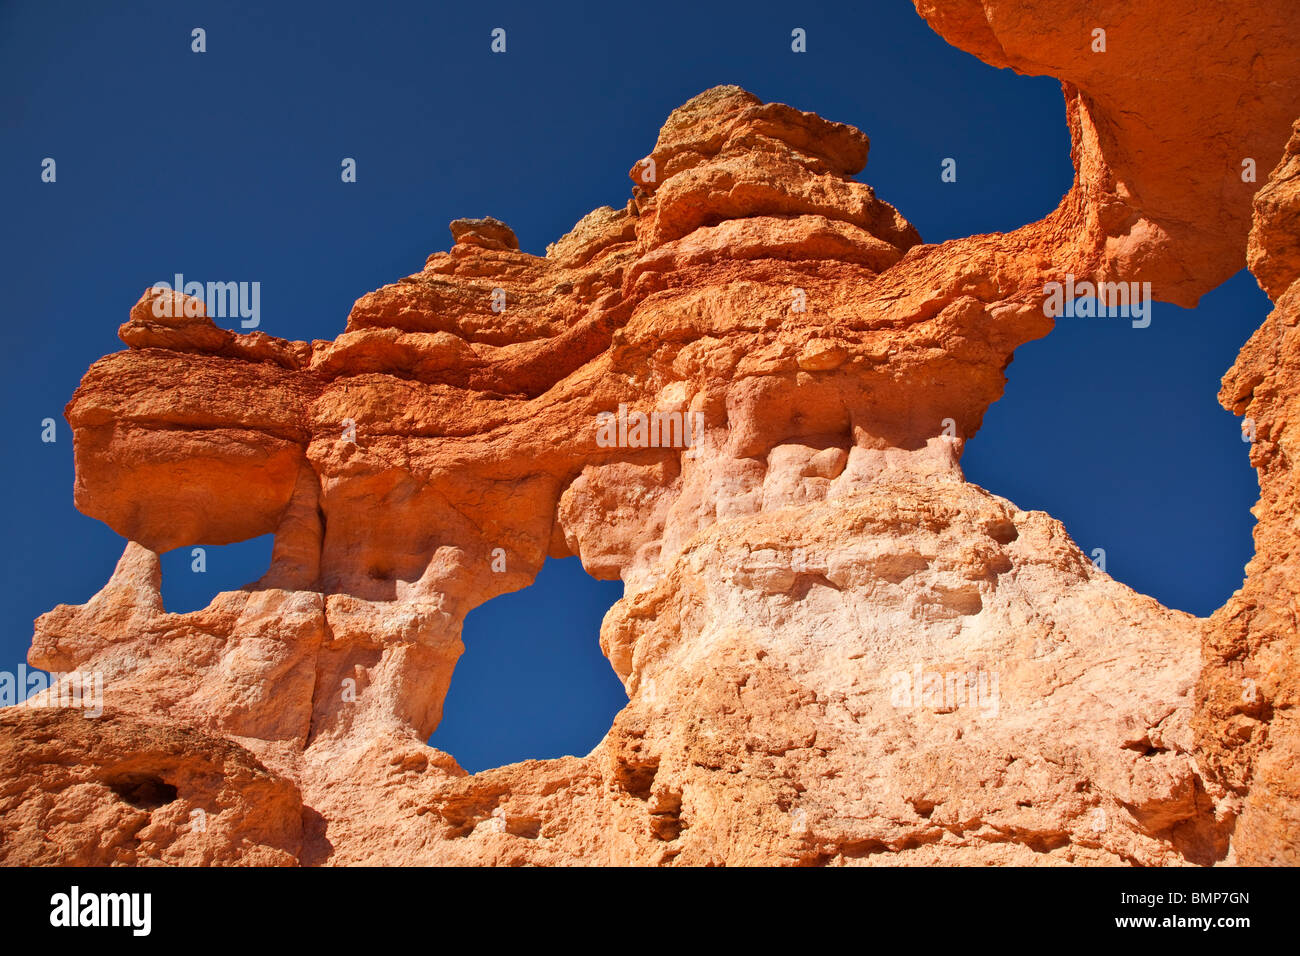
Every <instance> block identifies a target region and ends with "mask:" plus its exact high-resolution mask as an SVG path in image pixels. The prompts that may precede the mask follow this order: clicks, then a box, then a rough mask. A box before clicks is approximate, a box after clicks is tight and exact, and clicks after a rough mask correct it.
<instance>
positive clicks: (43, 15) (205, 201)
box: [0, 0, 1268, 770]
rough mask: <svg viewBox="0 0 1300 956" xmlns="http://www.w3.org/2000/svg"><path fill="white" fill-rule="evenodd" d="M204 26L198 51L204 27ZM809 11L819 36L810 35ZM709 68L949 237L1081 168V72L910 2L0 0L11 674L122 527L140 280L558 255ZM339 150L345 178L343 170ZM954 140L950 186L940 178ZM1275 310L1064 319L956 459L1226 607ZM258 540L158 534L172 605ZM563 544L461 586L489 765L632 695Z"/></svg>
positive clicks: (379, 272) (604, 719)
mask: <svg viewBox="0 0 1300 956" xmlns="http://www.w3.org/2000/svg"><path fill="white" fill-rule="evenodd" d="M119 7H123V8H125V9H119ZM266 7H271V9H267V8H266ZM194 27H202V28H204V29H205V30H206V33H207V52H206V53H203V54H195V53H193V52H191V49H190V46H191V30H192V29H193V28H194ZM495 27H503V28H505V29H506V36H507V49H506V53H504V54H493V53H492V52H491V51H490V49H489V44H490V39H491V38H490V34H491V31H492V29H493V28H495ZM795 27H802V28H803V29H805V30H806V31H807V37H808V52H807V53H804V54H795V53H792V52H791V50H790V32H791V30H792V29H793V28H795ZM719 83H737V84H739V85H741V86H744V87H746V88H747V89H750V90H752V91H753V92H754V93H756V94H758V95H759V96H761V97H763V98H764V99H767V100H777V101H781V102H786V103H790V104H791V105H794V106H797V107H799V108H801V109H808V110H813V111H816V112H818V113H820V114H821V115H823V116H826V117H827V118H830V119H833V120H839V121H843V122H848V123H852V124H854V125H856V126H859V127H860V128H862V129H863V130H865V131H866V132H867V134H868V135H869V136H870V137H871V139H872V148H871V158H870V162H869V163H868V165H867V168H866V170H865V171H864V173H863V174H862V175H861V176H860V177H859V178H861V179H862V180H863V181H865V182H869V183H871V184H872V185H873V186H874V187H876V189H877V191H878V192H879V194H880V195H881V197H882V198H884V199H886V200H888V201H889V202H891V203H893V204H895V205H896V206H897V207H898V208H899V209H900V210H901V211H902V212H903V214H904V215H905V216H907V217H908V218H909V219H910V220H911V221H912V222H913V223H915V224H916V226H917V228H918V229H919V230H920V232H921V235H922V237H923V238H924V239H925V240H926V241H929V242H935V241H942V240H944V239H949V238H954V237H958V236H962V235H968V234H971V233H976V232H989V231H997V230H1009V229H1013V228H1016V227H1017V226H1020V225H1022V224H1024V223H1026V222H1029V221H1031V220H1033V219H1036V218H1039V217H1041V216H1042V215H1044V214H1045V213H1047V212H1048V211H1050V210H1051V209H1052V208H1053V207H1054V206H1055V205H1056V203H1057V202H1058V201H1059V199H1060V197H1061V195H1062V194H1063V193H1064V192H1065V191H1066V190H1067V189H1068V187H1069V184H1070V179H1071V169H1070V165H1069V151H1068V149H1069V141H1068V135H1067V133H1066V129H1065V121H1064V111H1063V105H1062V100H1061V93H1060V88H1059V85H1058V84H1057V83H1056V82H1055V81H1053V80H1050V79H1047V78H1028V77H1018V76H1016V75H1014V74H1012V73H1010V72H1009V71H999V70H994V69H992V68H991V67H987V66H985V65H984V64H982V63H980V62H979V61H977V60H975V59H974V58H973V57H970V56H968V55H967V54H965V53H962V52H960V51H958V50H955V49H953V48H951V47H949V46H948V45H947V44H945V43H944V42H943V41H942V40H941V39H939V37H938V36H936V35H935V34H934V33H933V32H931V31H930V29H929V28H928V27H927V26H926V25H925V23H924V22H923V21H922V20H921V19H920V18H919V17H917V16H916V14H915V12H914V11H913V9H912V7H911V5H910V3H908V2H907V0H891V2H879V3H861V2H859V3H842V4H826V5H819V6H818V7H817V8H816V9H812V8H811V7H810V6H809V5H807V4H802V3H769V2H761V0H756V2H746V3H713V4H708V5H705V4H700V3H674V2H662V3H657V4H655V5H654V6H653V7H652V8H649V9H647V8H643V7H637V6H635V5H627V4H599V5H598V4H581V5H579V4H568V3H563V2H559V3H548V4H536V3H530V4H523V3H492V4H457V5H444V4H431V3H427V2H426V3H387V4H380V3H371V4H353V3H347V4H344V3H333V2H320V3H314V4H310V5H308V4H292V5H290V4H283V5H281V4H276V5H263V4H257V3H240V2H234V3H222V4H206V3H185V2H160V3H132V4H122V5H118V4H113V5H109V4H85V3H64V2H59V0H48V2H8V3H5V4H3V5H0V124H3V143H4V149H3V150H0V202H2V204H3V209H4V213H5V215H4V220H5V228H4V230H3V238H2V239H0V242H2V243H3V247H2V248H0V253H2V254H0V270H2V272H0V275H2V276H3V283H4V300H3V301H4V302H5V305H6V312H7V318H8V321H7V322H6V324H5V331H6V335H7V338H8V342H7V344H8V348H7V350H6V357H5V359H4V361H5V375H4V376H3V377H0V389H2V390H3V402H4V406H3V407H4V408H5V410H6V414H7V419H8V427H7V428H6V429H5V432H4V436H5V437H4V441H5V444H6V448H5V451H6V453H7V454H6V460H7V461H8V462H9V467H8V468H6V469H4V470H3V479H0V480H3V482H4V492H5V500H7V501H8V502H9V503H10V508H9V516H8V547H7V548H5V549H4V562H5V568H4V571H5V580H6V587H5V589H4V600H3V606H2V613H3V631H0V669H9V670H12V669H13V668H15V667H16V665H17V663H18V662H19V661H21V660H22V659H23V657H24V655H25V652H26V648H27V646H28V645H29V643H30V638H31V622H32V619H33V618H34V617H36V616H37V615H38V614H40V613H42V612H44V611H45V610H47V609H49V608H50V607H52V606H53V605H54V604H56V603H60V602H81V601H84V600H85V599H86V598H88V597H89V596H90V595H91V594H93V593H94V592H95V591H96V590H97V589H98V588H99V587H100V586H101V585H102V584H103V582H104V581H105V580H106V579H107V577H108V575H109V573H110V572H111V570H112V567H113V565H114V563H115V562H116V560H117V557H118V556H119V555H120V553H121V549H122V545H123V542H122V541H121V540H120V539H119V538H118V537H117V536H116V535H115V534H114V533H113V532H112V531H110V530H109V529H108V528H106V527H104V526H103V525H101V524H99V523H98V522H96V521H93V520H91V519H89V518H86V517H84V516H82V515H80V514H79V513H78V512H77V511H76V510H75V509H74V508H73V507H72V480H73V475H72V447H71V441H70V438H71V436H70V434H69V433H68V429H67V426H66V423H63V422H62V417H61V415H62V408H63V406H64V404H65V403H66V402H67V400H68V398H69V397H70V395H71V394H72V391H73V389H74V388H75V387H76V385H77V382H78V381H79V379H80V377H81V375H82V374H83V372H84V371H85V369H86V368H87V366H89V365H90V363H91V362H93V361H94V360H95V359H97V358H99V357H100V356H101V355H104V354H106V353H108V352H111V351H115V350H117V349H119V348H121V347H122V346H121V343H120V342H119V341H118V340H117V338H116V330H117V327H118V325H119V324H120V323H121V322H122V321H124V320H125V319H126V315H127V311H128V309H129V308H130V306H131V304H132V303H134V302H135V300H136V299H137V298H138V296H139V295H140V293H141V291H143V289H144V288H145V287H146V286H148V285H150V284H152V283H153V282H154V281H156V280H159V279H164V278H168V277H170V276H171V275H173V274H174V273H176V272H182V273H186V274H188V275H190V276H193V277H203V278H220V279H223V280H234V281H258V282H260V283H261V288H262V302H261V313H262V328H263V330H264V331H266V332H267V333H269V334H271V335H277V336H282V337H286V338H297V339H312V338H330V337H333V336H334V335H336V334H338V332H340V331H341V330H342V328H343V325H344V322H345V319H346V316H347V313H348V310H349V309H350V308H351V305H352V303H353V301H354V300H355V299H356V298H358V297H359V296H360V295H362V294H364V293H365V292H367V291H369V290H371V289H374V288H377V287H378V286H380V285H382V284H384V283H386V282H391V281H393V280H395V279H397V278H399V277H401V276H404V275H408V274H410V273H413V272H415V271H418V270H419V269H420V268H421V267H422V265H423V263H424V260H425V257H426V256H427V255H428V254H429V253H431V252H434V251H436V250H439V249H445V248H447V247H448V245H449V244H450V235H449V233H448V232H447V223H448V222H449V221H450V220H451V219H454V218H457V217H460V216H482V215H493V216H496V217H498V218H500V219H503V220H505V221H506V222H508V223H509V224H510V225H511V226H512V227H513V228H514V229H515V231H516V233H517V234H518V236H519V239H520V242H521V244H522V246H523V248H524V249H525V250H526V251H530V252H534V253H539V254H540V253H542V252H543V251H544V249H545V246H546V244H547V243H548V242H551V241H553V240H554V239H556V238H557V237H559V236H560V235H562V234H564V233H565V232H566V231H568V229H569V228H571V227H572V225H573V224H574V223H575V222H576V221H577V220H578V219H579V218H580V217H581V216H582V215H583V214H585V213H586V212H587V211H589V210H590V209H592V208H594V207H596V206H599V205H604V204H608V205H613V206H621V205H622V204H623V203H624V202H625V201H626V199H627V197H628V195H629V194H630V193H629V188H630V182H629V180H628V179H627V170H628V169H629V167H630V166H631V165H632V163H633V162H634V161H635V160H636V159H638V158H640V157H641V156H644V155H645V154H646V153H647V152H648V151H649V149H650V147H651V146H652V145H653V143H654V139H655V135H656V133H657V130H658V128H659V126H660V124H661V123H662V122H663V120H664V118H665V117H666V116H667V114H668V112H669V111H670V110H671V109H672V108H673V107H675V106H677V105H679V104H681V103H682V102H684V101H685V100H687V99H688V98H690V97H691V96H693V95H694V94H696V93H698V92H700V91H701V90H703V89H706V88H708V87H710V86H714V85H716V84H719ZM45 157H52V158H54V159H55V160H56V163H57V176H58V178H57V182H55V183H53V184H50V183H42V182H41V179H40V172H41V161H42V159H44V158H45ZM344 157H352V158H354V159H356V161H357V174H358V175H357V182H356V183H355V184H343V183H341V182H340V177H339V170H340V163H341V161H342V159H343V158H344ZM945 157H954V158H956V159H957V161H958V180H957V182H956V183H941V182H940V178H939V170H940V163H941V161H942V160H943V159H944V158H945ZM1267 309H1268V304H1267V300H1266V299H1265V298H1264V296H1263V295H1262V293H1260V292H1259V290H1258V288H1257V287H1256V286H1255V283H1254V281H1253V280H1252V279H1251V278H1250V276H1249V275H1246V274H1241V275H1238V276H1237V277H1236V278H1234V279H1232V280H1231V281H1229V282H1228V283H1226V284H1225V285H1224V286H1222V287H1220V288H1219V289H1218V290H1216V291H1214V292H1213V293H1211V294H1210V295H1208V296H1206V297H1205V299H1204V300H1203V301H1202V303H1201V305H1200V307H1198V308H1197V309H1195V310H1183V309H1178V308H1175V307H1173V306H1157V307H1156V311H1155V314H1154V318H1153V322H1152V325H1151V327H1150V328H1148V329H1143V330H1134V329H1131V328H1129V327H1128V326H1127V324H1126V323H1123V322H1118V321H1114V320H1110V321H1106V320H1084V319H1080V320H1074V321H1073V322H1069V321H1067V320H1063V321H1062V322H1061V323H1060V324H1059V325H1058V328H1057V330H1056V331H1055V332H1053V333H1052V334H1051V335H1050V336H1048V337H1047V339H1045V340H1042V341H1040V342H1036V343H1031V344H1029V345H1027V346H1025V347H1024V348H1022V349H1021V350H1020V351H1019V352H1018V353H1017V355H1016V358H1015V361H1014V363H1013V364H1012V366H1011V368H1010V370H1009V384H1008V388H1007V393H1006V396H1005V398H1004V399H1003V400H1002V401H1001V402H999V403H997V404H995V405H994V406H993V407H992V408H991V409H990V411H989V413H988V415H987V416H986V419H985V427H984V430H983V431H982V432H981V433H980V434H979V435H977V436H976V437H975V438H974V439H973V440H972V441H971V442H970V444H969V445H968V449H967V456H966V461H965V467H966V469H967V474H968V477H970V478H971V480H973V481H976V482H978V483H980V484H982V485H984V486H985V487H987V488H989V489H990V490H992V491H994V492H997V493H998V494H1002V495H1004V496H1006V497H1008V498H1010V499H1011V500H1013V501H1015V502H1016V503H1017V504H1019V505H1020V506H1021V507H1026V508H1040V509H1043V510H1046V511H1049V512H1050V513H1052V514H1053V515H1055V516H1057V517H1059V518H1061V519H1062V520H1063V521H1064V522H1065V523H1066V526H1067V527H1068V528H1069V530H1070V532H1071V533H1072V534H1073V535H1074V537H1075V539H1076V540H1077V541H1078V542H1079V544H1080V545H1081V546H1082V547H1083V548H1084V550H1085V551H1091V550H1092V549H1093V548H1095V547H1103V548H1105V550H1106V552H1107V569H1108V570H1109V571H1110V572H1111V573H1112V574H1113V575H1114V576H1115V577H1117V578H1119V579H1120V580H1122V581H1125V582H1126V583H1129V584H1130V585H1132V586H1134V587H1136V588H1138V589H1139V590H1142V591H1145V592H1146V593H1149V594H1152V595H1154V596H1155V597H1156V598H1158V599H1160V600H1161V601H1163V602H1165V603H1167V604H1170V605H1172V606H1175V607H1180V608H1183V609H1186V610H1189V611H1192V612H1195V613H1198V614H1205V613H1208V612H1210V611H1212V610H1213V609H1214V608H1215V607H1217V606H1218V605H1220V604H1221V603H1222V602H1223V600H1224V599H1225V598H1226V597H1227V596H1228V595H1229V594H1230V593H1231V592H1232V591H1233V590H1234V589H1235V588H1236V587H1238V586H1239V585H1240V583H1241V578H1242V566H1243V564H1244V563H1245V562H1246V561H1247V560H1248V559H1249V557H1250V554H1251V539H1250V530H1251V527H1252V521H1253V519H1252V518H1251V516H1250V514H1249V508H1250V506H1251V505H1252V504H1253V502H1254V500H1255V497H1256V494H1257V486H1256V483H1255V479H1254V475H1253V472H1251V470H1250V469H1249V466H1248V464H1247V460H1246V446H1245V445H1244V444H1243V443H1242V442H1241V441H1240V438H1239V431H1238V424H1237V421H1236V420H1235V419H1234V418H1233V417H1232V416H1230V415H1228V414H1227V413H1226V412H1224V411H1222V410H1221V409H1219V407H1218V405H1217V403H1216V401H1215V397H1214V396H1215V393H1216V392H1217V388H1218V380H1219V377H1220V376H1221V375H1222V373H1223V372H1224V371H1225V370H1226V369H1227V368H1228V366H1229V365H1230V364H1231V362H1232V359H1233V357H1234V356H1235V354H1236V351H1237V349H1238V348H1240V346H1241V344H1242V343H1243V342H1244V341H1245V339H1246V338H1247V337H1248V336H1249V334H1250V332H1251V331H1252V330H1253V329H1254V328H1255V327H1256V326H1258V324H1259V323H1260V322H1261V321H1262V319H1263V318H1264V316H1265V314H1266V313H1267ZM226 324H227V325H230V326H232V327H233V326H234V325H235V322H233V321H228V322H227V323H226ZM46 417H54V418H58V419H59V421H60V433H59V438H58V441H57V442H55V443H54V444H43V443H42V442H41V441H40V422H41V420H42V419H43V418H46ZM269 553H270V546H269V538H264V539H259V540H257V541H253V542H246V543H243V544H240V545H232V546H228V547H226V548H214V549H211V550H210V551H209V555H208V572H207V573H206V574H205V575H196V574H192V573H190V572H189V557H188V554H187V553H186V554H181V553H174V554H171V555H167V556H165V558H164V597H165V600H166V602H167V606H168V608H169V609H175V610H186V609H191V608H193V607H198V606H202V605H203V604H205V603H206V601H207V600H208V599H209V598H210V597H211V596H212V594H214V593H216V592H217V591H219V590H221V589H224V588H232V587H238V586H240V585H242V584H245V583H247V582H248V581H251V580H253V579H254V578H256V577H257V576H258V575H260V574H261V572H262V571H264V570H265V567H266V564H267V561H268V560H269ZM575 565H576V562H575V561H573V560H569V561H566V562H558V563H557V562H551V563H548V565H547V567H546V568H545V569H544V570H543V572H542V575H541V577H540V578H539V582H538V584H537V585H535V586H534V587H533V588H530V589H529V590H527V591H525V592H520V593H519V594H516V595H511V596H507V597H504V598H500V599H498V600H497V601H496V602H493V603H492V604H490V605H488V606H486V607H483V608H480V609H478V610H477V611H475V612H473V613H472V614H471V615H470V617H469V619H468V621H467V624H466V630H465V640H466V644H467V647H468V650H467V653H466V655H465V657H464V658H463V659H462V662H461V665H460V666H459V668H458V671H457V674H456V678H455V679H454V680H453V684H452V690H451V692H450V695H449V697H448V700H447V716H446V719H445V723H444V726H443V727H442V728H440V729H439V731H438V733H437V734H436V735H435V737H434V743H435V744H437V745H439V746H442V747H444V749H448V750H449V751H450V752H451V753H453V754H454V755H455V756H456V757H457V758H458V759H459V760H460V761H461V762H462V764H463V765H464V766H466V767H467V768H468V769H472V770H477V769H482V768H484V767H489V766H494V765H498V764H501V763H505V762H508V761H511V760H517V759H523V758H526V757H548V756H555V755H558V754H562V753H585V752H586V751H587V750H588V749H590V747H591V746H592V745H594V744H595V743H596V742H597V741H598V740H599V739H600V737H601V736H602V735H603V734H604V732H605V730H606V729H607V728H608V726H609V721H610V718H611V717H612V715H613V713H614V712H615V711H616V710H617V709H618V707H619V706H620V702H621V700H622V691H621V689H620V688H619V686H618V683H617V681H615V680H614V678H613V675H612V673H611V672H610V671H609V667H608V664H607V663H606V662H605V661H604V659H603V658H602V657H601V656H600V652H599V648H598V644H597V629H598V626H599V620H600V617H601V615H602V614H603V611H604V609H605V608H607V607H608V606H609V605H610V604H611V603H612V602H613V601H614V600H615V599H617V597H618V595H619V593H620V590H621V589H620V586H619V585H618V584H616V583H615V584H610V583H607V582H595V581H592V580H591V579H589V578H587V577H586V576H585V575H584V574H583V573H582V572H581V569H580V568H577V567H575ZM539 620H541V621H544V622H545V624H546V626H545V627H538V624H537V622H538V621H539ZM525 623H526V624H527V626H526V627H525V626H523V625H524V624H525Z"/></svg>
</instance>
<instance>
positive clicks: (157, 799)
mask: <svg viewBox="0 0 1300 956" xmlns="http://www.w3.org/2000/svg"><path fill="white" fill-rule="evenodd" d="M108 787H109V789H110V790H112V791H113V792H114V793H115V794H117V795H118V796H119V797H120V798H121V799H123V800H125V801H126V802H127V803H129V804H131V806H133V807H139V808H140V809H141V810H157V809H158V808H159V807H162V806H166V805H167V804H169V803H171V802H172V801H173V800H175V799H176V788H175V787H174V786H172V785H171V784H170V783H167V782H166V781H165V780H163V779H162V777H158V776H154V775H153V774H143V773H130V774H124V775H122V776H119V777H114V778H113V779H111V780H109V781H108Z"/></svg>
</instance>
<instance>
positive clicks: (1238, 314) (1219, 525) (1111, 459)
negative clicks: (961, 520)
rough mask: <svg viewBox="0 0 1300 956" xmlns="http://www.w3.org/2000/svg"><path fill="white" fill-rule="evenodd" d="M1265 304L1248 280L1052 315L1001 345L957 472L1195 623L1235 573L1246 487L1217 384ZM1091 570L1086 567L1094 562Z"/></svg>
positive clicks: (1241, 455) (1249, 502) (1245, 532)
mask: <svg viewBox="0 0 1300 956" xmlns="http://www.w3.org/2000/svg"><path fill="white" fill-rule="evenodd" d="M1270 308H1271V306H1270V305H1269V302H1268V299H1267V298H1266V297H1265V296H1264V294H1263V293H1262V292H1261V291H1260V290H1259V287H1258V286H1257V285H1256V284H1255V280H1254V278H1253V277H1252V276H1251V275H1250V273H1248V272H1244V271H1243V272H1240V273H1238V274H1237V275H1236V276H1234V277H1233V278H1232V279H1230V280H1228V281H1227V282H1225V283H1224V284H1223V285H1221V286H1219V287H1218V288H1217V289H1215V290H1214V291H1212V292H1210V293H1209V294H1207V295H1205V296H1204V297H1202V299H1201V301H1200V304H1199V305H1198V306H1197V307H1196V308H1195V309H1181V308H1178V307H1177V306H1172V305H1168V304H1165V303H1160V302H1157V303H1155V304H1154V305H1153V306H1151V311H1150V313H1149V316H1148V317H1149V318H1150V320H1151V324H1150V325H1149V326H1147V327H1146V328H1134V327H1133V325H1132V319H1131V318H1125V317H1122V316H1114V317H1108V318H1095V317H1094V318H1069V317H1062V318H1059V319H1057V320H1056V328H1055V329H1054V330H1053V331H1051V332H1049V333H1048V335H1047V336H1046V337H1045V338H1042V339H1039V340H1037V341H1035V342H1029V343H1028V344H1026V345H1023V346H1021V347H1020V348H1019V349H1017V350H1016V354H1015V358H1014V361H1012V363H1011V365H1010V367H1009V368H1008V369H1007V385H1006V391H1005V393H1004V394H1003V396H1002V398H1001V399H1000V400H998V401H997V402H995V403H994V404H993V405H992V406H991V407H990V408H989V410H988V412H987V413H986V414H985V416H984V424H983V427H982V428H981V429H980V431H979V432H978V433H977V434H976V435H975V437H974V438H972V439H971V440H970V441H969V443H968V444H967V446H966V451H965V454H964V455H963V457H962V468H963V470H964V471H965V473H966V477H967V479H969V480H970V481H972V482H974V483H975V484H978V485H980V486H981V487H983V488H985V489H987V490H988V491H991V492H992V493H993V494H996V495H1001V496H1002V497H1004V498H1007V499H1009V500H1010V501H1012V502H1013V503H1015V504H1016V505H1017V506H1019V507H1020V508H1022V509H1024V510H1041V511H1046V512H1047V513H1048V514H1050V515H1051V516H1052V517H1054V518H1057V519H1058V520H1060V521H1061V522H1063V523H1064V524H1065V527H1066V530H1067V531H1068V532H1069V533H1070V536H1071V537H1072V538H1073V539H1074V541H1075V543H1076V544H1077V545H1078V546H1079V547H1080V549H1082V551H1083V552H1084V554H1085V555H1087V556H1088V557H1089V558H1091V559H1092V560H1093V563H1094V564H1098V562H1099V560H1101V561H1104V570H1105V571H1106V572H1107V573H1108V574H1109V575H1110V576H1111V577H1113V578H1115V579H1116V580H1118V581H1122V582H1123V583H1125V584H1127V585H1128V586H1129V587H1131V588H1133V589H1134V590H1137V591H1140V592H1142V593H1144V594H1149V595H1151V596H1152V597H1154V598H1156V600H1158V601H1160V602H1161V603H1162V604H1164V605H1166V606H1168V607H1172V608H1178V609H1179V610H1183V611H1188V612H1190V613H1192V614H1196V615H1199V616H1205V615H1208V614H1210V613H1212V612H1213V611H1214V610H1215V609H1217V608H1218V607H1219V606H1221V605H1222V604H1223V603H1224V601H1226V600H1227V599H1228V598H1229V597H1230V596H1231V594H1232V592H1233V591H1235V590H1236V589H1237V588H1239V587H1241V584H1242V580H1243V579H1244V577H1245V571H1244V566H1245V564H1246V562H1247V561H1249V560H1250V558H1251V556H1252V555H1253V554H1254V542H1253V540H1252V538H1251V532H1252V530H1253V528H1254V524H1255V519H1254V517H1253V516H1252V515H1251V513H1250V509H1251V507H1252V506H1253V505H1254V504H1255V502H1256V500H1257V499H1258V498H1259V483H1258V481H1257V479H1256V476H1255V472H1254V470H1253V469H1252V468H1251V467H1250V461H1249V458H1248V455H1249V450H1250V449H1249V446H1248V445H1247V444H1246V443H1245V442H1243V441H1242V430H1241V419H1240V418H1238V417H1237V416H1235V415H1233V414H1231V413H1230V412H1227V411H1225V410H1224V409H1223V408H1222V407H1220V405H1219V402H1218V397H1217V396H1218V391H1219V380H1220V379H1221V378H1222V376H1223V373H1224V372H1226V371H1227V370H1228V369H1229V367H1231V365H1232V363H1233V362H1234V361H1235V360H1236V358H1237V353H1238V352H1239V351H1240V349H1241V347H1242V345H1243V344H1245V342H1246V340H1247V339H1248V338H1249V337H1250V335H1251V334H1252V333H1253V332H1254V331H1255V329H1256V328H1258V326H1259V325H1260V323H1262V322H1263V321H1264V318H1265V316H1267V315H1268V313H1269V310H1270ZM1099 566H1100V565H1099Z"/></svg>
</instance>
